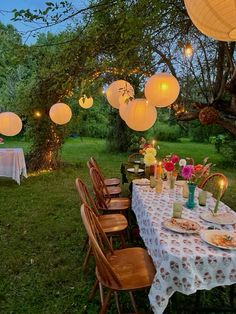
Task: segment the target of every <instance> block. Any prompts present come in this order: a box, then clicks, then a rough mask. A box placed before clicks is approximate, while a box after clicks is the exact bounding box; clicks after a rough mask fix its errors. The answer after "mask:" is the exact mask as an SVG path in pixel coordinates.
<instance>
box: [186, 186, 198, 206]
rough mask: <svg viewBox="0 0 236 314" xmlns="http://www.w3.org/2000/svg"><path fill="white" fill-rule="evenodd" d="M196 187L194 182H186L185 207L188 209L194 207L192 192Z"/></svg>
mask: <svg viewBox="0 0 236 314" xmlns="http://www.w3.org/2000/svg"><path fill="white" fill-rule="evenodd" d="M195 189H196V184H194V183H188V192H189V193H188V200H187V202H186V203H185V205H186V207H187V208H189V209H193V208H194V207H195V202H194V193H195Z"/></svg>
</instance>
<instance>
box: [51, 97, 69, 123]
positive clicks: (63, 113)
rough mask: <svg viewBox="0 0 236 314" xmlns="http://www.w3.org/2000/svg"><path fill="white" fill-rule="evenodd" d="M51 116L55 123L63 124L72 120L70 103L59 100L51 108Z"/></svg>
mask: <svg viewBox="0 0 236 314" xmlns="http://www.w3.org/2000/svg"><path fill="white" fill-rule="evenodd" d="M49 116H50V118H51V120H52V121H53V122H54V123H56V124H59V125H62V124H66V123H68V122H69V121H70V119H71V117H72V111H71V109H70V107H69V106H68V105H66V104H64V103H61V102H59V103H57V104H55V105H53V106H52V107H51V108H50V111H49Z"/></svg>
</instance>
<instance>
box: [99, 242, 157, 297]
mask: <svg viewBox="0 0 236 314" xmlns="http://www.w3.org/2000/svg"><path fill="white" fill-rule="evenodd" d="M107 259H108V261H109V263H110V265H111V267H112V268H113V270H114V272H115V273H116V275H117V277H118V279H119V281H120V284H121V286H119V285H118V284H117V283H116V282H115V281H114V282H111V283H109V284H107V283H106V282H103V280H102V278H101V277H100V276H99V272H98V270H96V274H97V278H98V280H99V281H100V282H102V284H103V285H104V286H106V287H108V288H110V289H114V290H128V291H131V290H136V289H143V288H148V287H150V286H151V285H152V281H153V278H154V276H155V273H156V270H155V267H154V265H153V262H152V259H151V257H150V256H149V255H148V253H147V251H146V250H145V249H142V248H128V249H122V250H115V251H114V254H111V253H109V254H108V255H107Z"/></svg>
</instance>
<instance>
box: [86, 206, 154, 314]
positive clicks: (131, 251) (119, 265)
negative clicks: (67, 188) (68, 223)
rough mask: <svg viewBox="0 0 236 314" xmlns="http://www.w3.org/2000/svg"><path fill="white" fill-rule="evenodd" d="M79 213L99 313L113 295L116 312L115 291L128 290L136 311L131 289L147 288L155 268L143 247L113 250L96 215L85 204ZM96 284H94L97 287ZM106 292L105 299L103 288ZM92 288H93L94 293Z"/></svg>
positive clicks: (102, 313) (102, 312) (116, 296)
mask: <svg viewBox="0 0 236 314" xmlns="http://www.w3.org/2000/svg"><path fill="white" fill-rule="evenodd" d="M81 216H82V220H83V223H84V226H85V229H86V231H87V234H88V236H89V240H90V243H91V246H92V250H93V254H94V257H95V262H96V277H97V283H96V285H99V290H100V298H101V304H102V307H101V310H100V312H99V313H100V314H104V313H106V312H107V309H108V304H109V301H110V299H111V296H112V294H113V293H114V295H115V300H116V305H117V309H118V313H121V310H120V304H119V300H118V292H120V291H127V292H129V295H130V298H131V302H132V305H133V307H134V310H135V313H137V312H138V311H137V307H136V303H135V301H134V297H133V294H132V291H135V290H138V289H146V288H149V287H150V286H151V284H152V281H153V278H154V276H155V272H156V270H155V267H154V265H153V262H152V259H151V257H150V256H149V255H148V253H147V251H146V250H145V249H142V248H139V247H135V248H126V249H122V250H113V248H112V246H111V244H110V242H109V241H108V238H107V236H106V234H105V233H104V231H103V229H102V227H101V225H100V224H99V221H98V219H97V217H96V216H95V215H94V213H93V211H92V210H91V209H90V208H89V207H88V206H86V205H84V204H83V205H82V206H81ZM96 285H95V287H96ZM104 287H105V288H107V289H108V292H107V295H106V297H105V298H104V292H103V288H104ZM94 292H95V289H93V293H94Z"/></svg>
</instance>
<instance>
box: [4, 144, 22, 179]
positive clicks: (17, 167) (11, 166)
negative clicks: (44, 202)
mask: <svg viewBox="0 0 236 314" xmlns="http://www.w3.org/2000/svg"><path fill="white" fill-rule="evenodd" d="M21 174H22V175H23V176H24V177H26V178H27V171H26V165H25V157H24V152H23V149H22V148H0V177H8V178H12V179H13V180H15V181H16V182H17V183H18V184H20V176H21Z"/></svg>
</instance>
